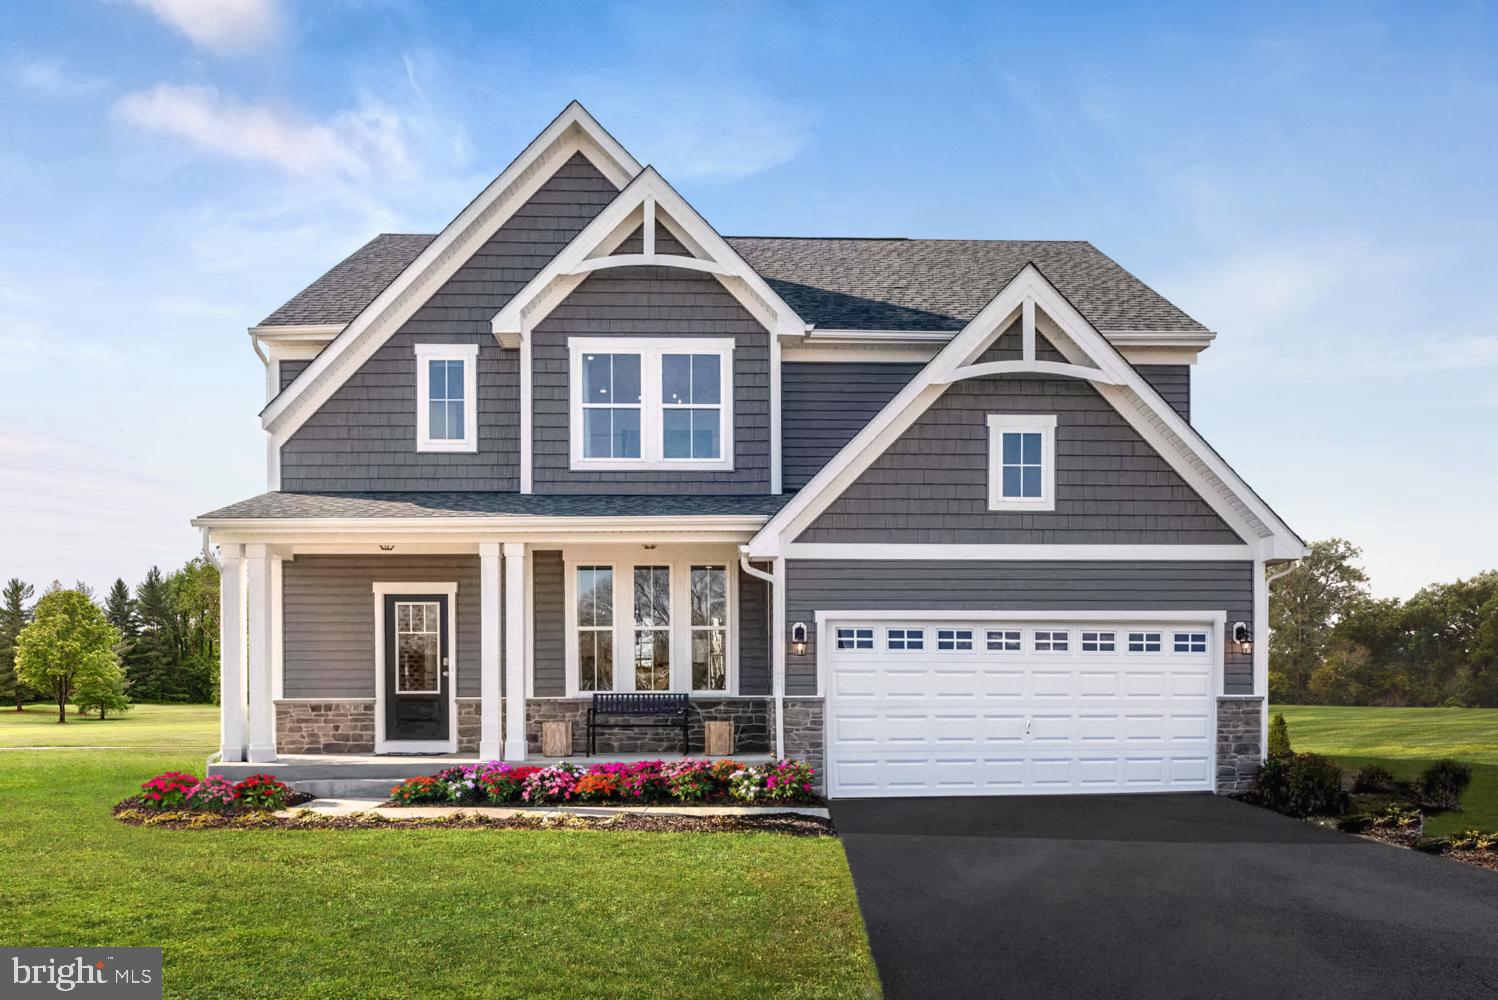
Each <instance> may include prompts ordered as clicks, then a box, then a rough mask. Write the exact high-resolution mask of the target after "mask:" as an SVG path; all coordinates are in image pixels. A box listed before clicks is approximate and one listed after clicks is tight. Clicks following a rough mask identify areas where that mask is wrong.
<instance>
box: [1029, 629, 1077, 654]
mask: <svg viewBox="0 0 1498 1000" xmlns="http://www.w3.org/2000/svg"><path fill="white" fill-rule="evenodd" d="M1070 643H1071V634H1070V633H1069V632H1064V631H1055V630H1041V629H1037V630H1036V632H1035V652H1037V653H1064V652H1066V651H1067V649H1068V648H1069V646H1070Z"/></svg>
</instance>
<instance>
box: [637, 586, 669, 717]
mask: <svg viewBox="0 0 1498 1000" xmlns="http://www.w3.org/2000/svg"><path fill="white" fill-rule="evenodd" d="M634 580H635V599H634V605H635V653H634V657H635V690H636V691H669V690H670V689H671V567H670V566H636V567H635V574H634Z"/></svg>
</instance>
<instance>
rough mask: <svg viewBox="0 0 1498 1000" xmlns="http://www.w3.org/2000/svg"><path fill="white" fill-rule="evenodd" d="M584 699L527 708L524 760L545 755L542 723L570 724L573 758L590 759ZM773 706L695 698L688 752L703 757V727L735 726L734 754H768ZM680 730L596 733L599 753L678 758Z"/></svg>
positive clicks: (762, 701)
mask: <svg viewBox="0 0 1498 1000" xmlns="http://www.w3.org/2000/svg"><path fill="white" fill-rule="evenodd" d="M589 704H591V699H586V698H578V699H574V698H535V699H531V700H530V701H527V702H526V703H525V744H526V751H525V752H526V754H527V755H530V756H537V757H539V756H540V754H541V723H543V722H555V721H561V720H566V721H569V722H571V723H572V752H573V753H576V754H582V753H587V750H588V705H589ZM771 712H772V708H771V702H770V699H768V698H697V697H695V696H694V697H693V698H692V711H691V717H690V718H691V724H690V729H689V732H688V739H689V741H690V742H689V748H690V749H689V752H690V753H693V754H700V753H702V739H703V735H702V733H703V731H702V723H703V722H705V721H708V722H732V723H733V751H734V753H745V754H748V753H769V752H770V749H771V743H772V741H773V738H774V737H773V735H772V733H771V731H770V715H771ZM680 733H681V730H680V729H678V728H676V727H669V728H668V727H660V728H656V727H645V726H631V727H627V728H626V727H622V726H621V727H620V728H618V729H600V730H599V731H598V753H599V755H600V756H601V755H603V754H611V753H618V754H635V753H671V754H674V753H677V752H678V751H679V750H680V748H681V735H680Z"/></svg>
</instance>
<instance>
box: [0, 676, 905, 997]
mask: <svg viewBox="0 0 1498 1000" xmlns="http://www.w3.org/2000/svg"><path fill="white" fill-rule="evenodd" d="M137 711H139V712H141V713H142V714H141V715H138V716H135V717H134V718H129V717H127V718H126V719H124V720H121V722H120V723H118V732H120V733H126V732H128V733H130V734H131V737H130V738H131V739H133V740H134V741H136V742H137V743H139V744H140V745H142V746H152V745H161V744H163V743H165V742H167V741H169V740H180V741H183V742H185V743H191V744H192V745H193V746H194V747H195V749H193V750H192V751H191V752H184V751H181V750H179V751H175V752H169V753H162V752H153V751H147V750H143V749H135V750H127V751H95V750H76V751H67V752H63V751H57V752H53V751H24V750H19V751H18V750H10V751H5V752H0V802H3V809H4V822H3V823H0V857H4V858H5V859H6V862H7V864H6V877H5V879H4V880H3V881H0V941H4V942H5V943H6V944H7V945H9V946H12V947H26V946H41V945H74V946H83V945H151V946H159V947H162V948H164V949H165V960H166V969H165V982H166V995H167V996H169V997H194V998H199V997H202V998H215V997H224V998H229V997H232V998H258V997H264V998H330V997H346V996H359V997H369V998H383V997H392V998H393V997H446V996H450V997H605V996H608V997H612V996H645V997H657V996H658V997H675V996H708V995H711V996H715V997H760V996H772V995H773V996H782V997H866V996H877V995H878V993H879V986H878V979H877V977H876V974H875V971H874V966H873V961H872V959H871V958H870V956H869V951H868V944H867V941H866V938H865V936H864V930H863V924H862V921H861V920H860V918H859V914H858V906H857V902H856V900H855V897H854V894H853V883H852V880H851V878H850V876H849V874H848V865H847V861H846V860H845V859H844V857H843V851H842V846H841V844H840V843H839V842H838V841H837V840H834V839H830V838H818V839H809V838H807V839H803V838H792V837H784V836H777V835H772V834H643V833H641V834H631V833H601V832H589V831H494V830H351V831H335V830H207V831H185V830H184V831H172V830H160V829H149V828H140V827H127V826H124V825H122V824H120V823H116V822H115V821H114V820H113V819H112V818H111V816H110V807H111V806H112V805H113V804H114V803H115V802H116V801H117V800H119V799H121V798H123V797H125V796H126V795H128V794H131V793H133V792H134V791H135V790H136V787H137V786H138V784H139V783H140V782H141V781H142V780H143V779H144V778H146V777H149V776H150V775H152V774H156V773H159V772H161V771H164V770H168V769H173V768H176V769H183V770H191V771H194V772H200V771H201V768H202V765H203V757H204V756H205V754H204V753H203V752H200V751H204V750H206V749H207V748H206V746H201V745H198V744H199V743H201V741H202V737H203V733H204V731H205V730H204V727H205V726H207V727H208V732H209V733H210V736H209V741H210V743H211V740H212V736H211V732H212V718H213V710H212V708H211V707H209V708H204V707H197V708H186V707H180V706H160V707H152V706H142V708H141V709H137ZM195 714H196V716H197V718H194V715H195ZM30 716H31V713H29V712H28V713H22V718H21V719H14V718H0V739H3V740H4V741H5V742H6V743H8V744H10V745H15V744H16V743H18V742H19V743H21V744H23V745H37V740H38V738H39V734H41V733H45V734H47V735H51V734H52V733H57V734H58V735H60V736H64V737H65V738H67V739H69V740H71V739H72V738H73V734H74V733H80V732H84V731H86V730H88V729H90V728H92V727H91V726H90V725H89V724H79V725H78V727H77V729H76V730H75V729H74V728H73V723H72V721H69V723H68V724H67V725H66V726H56V725H52V726H51V728H50V729H49V728H47V727H46V726H43V725H41V724H39V723H38V722H37V719H40V717H41V716H40V714H38V716H37V718H36V719H33V718H31V717H30ZM153 719H154V723H153V721H152V720H153ZM94 725H96V726H97V727H98V728H99V729H100V730H103V729H106V728H108V729H109V730H110V731H111V732H114V731H115V727H116V725H117V724H116V723H115V722H114V721H113V720H110V721H108V722H105V723H96V724H94ZM20 733H24V734H25V737H24V738H20V737H19V735H18V734H20ZM193 741H197V742H193ZM82 742H85V743H87V742H92V739H90V740H84V741H82ZM111 742H112V743H114V744H118V743H119V742H121V740H120V739H119V738H115V737H113V736H112V737H111Z"/></svg>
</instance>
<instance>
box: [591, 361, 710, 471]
mask: <svg viewBox="0 0 1498 1000" xmlns="http://www.w3.org/2000/svg"><path fill="white" fill-rule="evenodd" d="M568 348H569V350H570V352H571V376H570V384H571V387H572V388H571V408H572V415H571V435H570V436H571V456H572V468H574V469H600V470H615V471H630V470H645V469H678V470H687V471H692V470H701V471H720V470H721V471H727V470H731V469H732V468H733V454H732V451H733V414H732V409H733V406H732V400H733V341H732V340H731V339H729V338H726V337H723V338H716V339H701V340H699V339H688V338H669V339H667V338H662V339H657V340H643V339H638V338H633V337H610V338H603V337H573V338H571V339H569V340H568Z"/></svg>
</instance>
